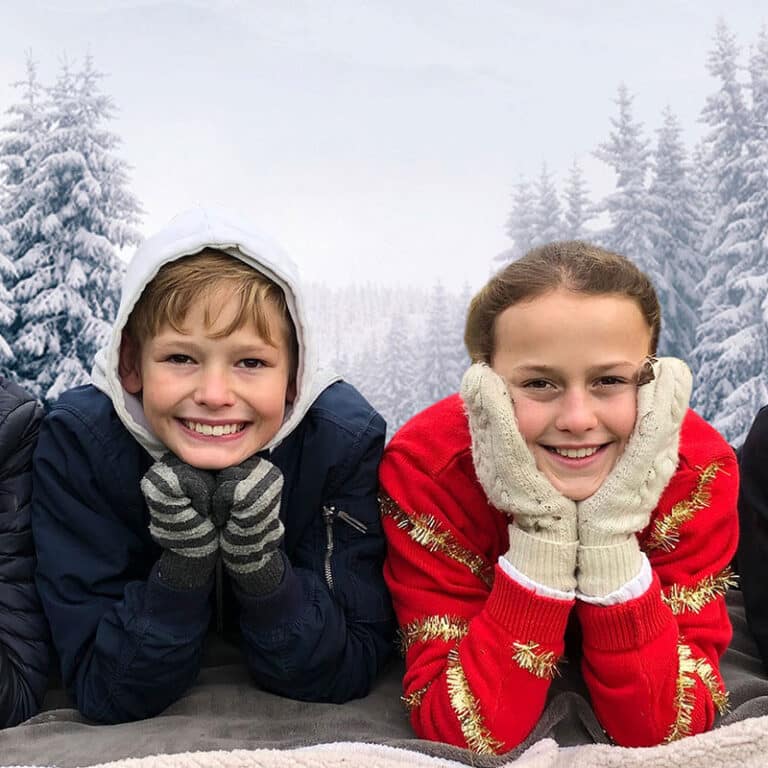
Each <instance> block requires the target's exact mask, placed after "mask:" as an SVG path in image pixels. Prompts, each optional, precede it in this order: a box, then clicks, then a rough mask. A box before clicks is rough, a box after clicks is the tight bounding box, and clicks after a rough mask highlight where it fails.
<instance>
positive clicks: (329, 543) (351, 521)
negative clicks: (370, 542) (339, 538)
mask: <svg viewBox="0 0 768 768" xmlns="http://www.w3.org/2000/svg"><path fill="white" fill-rule="evenodd" d="M335 517H338V518H339V520H343V521H344V522H345V523H346V524H347V525H349V526H350V527H352V528H354V529H355V530H356V531H358V532H359V533H368V526H367V525H366V524H365V523H361V522H360V521H359V520H358V519H357V518H355V517H352V515H350V514H348V513H347V512H345V511H344V510H343V509H336V507H334V506H330V505H328V506H323V519H324V520H325V564H324V570H325V581H326V583H327V584H328V589H330V590H331V592H333V573H332V572H331V556H332V555H333V519H334V518H335Z"/></svg>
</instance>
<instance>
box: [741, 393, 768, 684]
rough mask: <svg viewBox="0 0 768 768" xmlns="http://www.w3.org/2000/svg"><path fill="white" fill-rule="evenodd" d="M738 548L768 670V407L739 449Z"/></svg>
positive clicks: (752, 622)
mask: <svg viewBox="0 0 768 768" xmlns="http://www.w3.org/2000/svg"><path fill="white" fill-rule="evenodd" d="M738 457H739V473H740V476H741V477H740V484H739V549H738V553H737V555H736V563H737V569H738V572H739V582H740V585H741V591H742V593H743V595H744V610H745V612H746V616H747V622H748V624H749V628H750V630H751V631H752V634H753V635H754V637H755V640H756V641H757V645H758V648H759V649H760V655H761V656H762V658H763V664H764V665H765V668H766V670H767V671H768V570H767V569H766V563H767V562H768V406H766V407H764V408H761V409H760V411H759V412H758V414H757V416H756V417H755V420H754V422H753V423H752V427H751V428H750V430H749V434H748V435H747V439H746V440H745V441H744V444H743V445H742V446H741V448H740V449H739V451H738Z"/></svg>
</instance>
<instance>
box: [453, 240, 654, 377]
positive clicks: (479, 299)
mask: <svg viewBox="0 0 768 768" xmlns="http://www.w3.org/2000/svg"><path fill="white" fill-rule="evenodd" d="M558 288H564V289H566V290H569V291H574V292H576V293H586V294H592V295H600V294H612V295H615V296H625V297H627V298H629V299H632V300H633V301H635V302H636V303H637V306H638V307H639V309H640V311H641V312H642V314H643V317H644V318H645V320H646V322H647V323H648V326H649V328H650V329H651V349H650V352H651V353H652V354H655V352H656V347H657V345H658V343H659V334H660V332H661V307H660V305H659V299H658V297H657V296H656V291H655V290H654V287H653V284H652V283H651V281H650V280H649V279H648V277H647V275H645V274H644V273H643V272H641V271H640V270H639V269H638V268H637V267H636V266H635V265H634V264H633V263H632V262H631V261H630V260H629V259H627V258H626V257H625V256H621V255H619V254H618V253H613V252H611V251H607V250H605V249H604V248H600V247H599V246H596V245H591V244H590V243H585V242H582V241H581V240H563V241H560V242H555V243H549V244H548V245H542V246H540V247H539V248H534V249H533V250H530V251H528V253H526V254H525V256H523V257H522V258H521V259H518V261H513V262H512V263H511V264H508V265H507V266H506V267H504V268H503V269H502V270H501V271H500V272H498V273H497V274H496V275H494V276H493V277H492V278H491V279H490V280H489V281H488V282H487V283H486V284H485V286H483V288H481V289H480V291H479V293H478V294H477V295H476V296H475V297H474V298H473V299H472V301H471V302H470V305H469V311H468V312H467V323H466V326H465V331H464V343H465V345H466V347H467V351H468V352H469V356H470V359H471V360H472V362H475V363H476V362H485V363H490V362H491V357H492V356H493V350H494V341H495V339H494V329H495V323H496V318H497V317H498V316H499V315H500V314H501V313H502V312H503V311H504V310H505V309H507V307H511V306H512V305H513V304H517V303H518V302H521V301H526V300H528V299H533V298H536V297H537V296H542V295H543V294H545V293H549V292H550V291H554V290H556V289H558Z"/></svg>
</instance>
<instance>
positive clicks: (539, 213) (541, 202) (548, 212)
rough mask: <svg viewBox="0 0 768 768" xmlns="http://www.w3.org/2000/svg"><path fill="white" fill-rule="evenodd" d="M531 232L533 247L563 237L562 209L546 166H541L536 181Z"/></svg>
mask: <svg viewBox="0 0 768 768" xmlns="http://www.w3.org/2000/svg"><path fill="white" fill-rule="evenodd" d="M532 231H533V236H532V238H531V245H532V246H533V247H535V246H537V245H545V244H546V243H551V242H553V241H554V240H560V239H562V236H563V215H562V208H561V206H560V200H559V199H558V197H557V189H556V188H555V185H554V183H553V181H552V177H551V176H550V173H549V170H548V169H547V166H546V164H543V165H542V166H541V173H540V174H539V178H538V179H537V181H536V186H535V204H534V208H533V222H532Z"/></svg>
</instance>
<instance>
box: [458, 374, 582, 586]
mask: <svg viewBox="0 0 768 768" xmlns="http://www.w3.org/2000/svg"><path fill="white" fill-rule="evenodd" d="M461 397H462V399H463V401H464V407H465V409H466V412H467V417H468V420H469V431H470V434H471V436H472V459H473V462H474V465H475V472H476V474H477V479H478V480H479V481H480V485H481V486H482V487H483V490H484V491H485V494H486V496H487V497H488V500H489V501H490V502H491V504H493V505H494V506H495V507H496V508H497V509H499V510H501V511H502V512H506V513H507V514H508V515H510V516H511V517H512V523H511V524H510V526H509V551H508V552H507V554H506V555H505V557H506V558H507V560H509V561H510V562H511V563H512V565H514V566H515V568H517V570H519V571H520V572H521V573H524V574H525V575H526V576H528V577H529V578H530V579H532V580H533V581H535V582H536V583H538V584H543V585H546V586H548V587H552V588H554V589H558V590H561V591H563V592H570V591H573V589H574V588H575V587H576V547H577V540H576V504H575V502H573V501H571V500H570V499H567V498H565V496H563V495H562V494H560V493H559V492H558V491H556V490H555V488H554V487H553V486H552V484H551V483H550V482H549V480H547V478H546V477H544V475H543V474H542V473H541V472H539V470H538V469H537V468H536V463H535V461H534V459H533V455H532V454H531V452H530V450H529V449H528V446H527V445H526V444H525V441H524V440H523V437H522V435H521V434H520V431H519V429H518V427H517V420H516V418H515V411H514V406H513V404H512V400H511V398H510V396H509V392H508V390H507V386H506V384H505V383H504V380H503V379H502V378H501V377H500V376H499V375H498V374H497V373H496V372H495V371H494V370H493V369H492V368H490V367H489V366H488V365H486V364H484V363H475V364H474V365H471V366H470V367H469V369H468V370H467V372H466V373H465V374H464V378H463V379H462V382H461Z"/></svg>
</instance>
